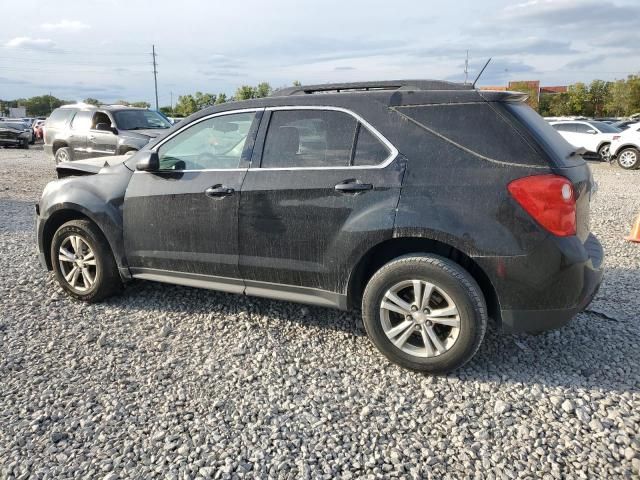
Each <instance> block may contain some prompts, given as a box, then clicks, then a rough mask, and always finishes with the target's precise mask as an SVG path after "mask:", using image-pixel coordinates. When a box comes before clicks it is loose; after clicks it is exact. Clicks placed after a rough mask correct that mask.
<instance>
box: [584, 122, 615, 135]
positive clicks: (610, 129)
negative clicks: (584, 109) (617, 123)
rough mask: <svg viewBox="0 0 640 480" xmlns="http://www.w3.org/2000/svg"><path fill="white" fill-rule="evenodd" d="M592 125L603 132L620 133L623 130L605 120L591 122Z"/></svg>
mask: <svg viewBox="0 0 640 480" xmlns="http://www.w3.org/2000/svg"><path fill="white" fill-rule="evenodd" d="M589 123H590V124H591V125H593V126H594V127H596V128H597V129H598V130H600V131H601V132H602V133H619V132H620V131H621V130H620V129H619V128H616V127H614V126H613V125H609V124H608V123H604V122H589Z"/></svg>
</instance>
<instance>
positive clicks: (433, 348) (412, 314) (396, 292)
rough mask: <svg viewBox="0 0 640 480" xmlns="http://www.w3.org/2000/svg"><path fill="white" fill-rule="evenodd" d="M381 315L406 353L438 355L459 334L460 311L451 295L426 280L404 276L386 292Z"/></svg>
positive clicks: (389, 334) (393, 339)
mask: <svg viewBox="0 0 640 480" xmlns="http://www.w3.org/2000/svg"><path fill="white" fill-rule="evenodd" d="M380 319H381V322H382V328H383V330H384V333H385V334H386V336H387V338H388V339H389V340H390V341H391V343H393V345H395V346H396V347H397V348H399V349H400V350H402V351H403V352H404V353H406V354H409V355H412V356H416V357H422V358H425V357H437V356H438V355H442V354H443V353H445V352H446V351H448V350H449V349H450V348H451V347H452V346H453V345H454V343H455V342H456V340H457V339H458V336H459V335H460V314H459V312H458V308H457V306H456V304H455V303H454V302H453V300H452V299H451V297H450V296H449V295H448V294H447V293H446V292H445V291H444V290H443V289H442V288H441V287H439V286H437V285H434V284H432V283H429V282H426V281H424V280H404V281H402V282H399V283H396V284H395V285H393V286H392V287H391V288H390V289H389V290H387V292H386V293H385V295H384V297H383V299H382V301H381V303H380Z"/></svg>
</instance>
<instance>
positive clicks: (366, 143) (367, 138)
mask: <svg viewBox="0 0 640 480" xmlns="http://www.w3.org/2000/svg"><path fill="white" fill-rule="evenodd" d="M390 153H391V152H389V149H388V148H387V147H386V146H385V145H384V144H383V143H382V142H381V141H380V140H378V138H377V137H376V136H374V135H373V134H372V133H371V132H370V131H369V130H368V129H367V128H366V127H365V126H364V125H360V128H359V130H358V142H357V143H356V153H355V155H354V156H353V165H378V164H380V163H382V162H383V161H385V160H386V159H387V157H388V156H389V154H390Z"/></svg>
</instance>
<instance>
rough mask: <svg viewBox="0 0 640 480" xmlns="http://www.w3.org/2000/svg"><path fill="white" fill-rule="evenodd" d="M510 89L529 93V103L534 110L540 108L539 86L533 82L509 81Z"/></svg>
mask: <svg viewBox="0 0 640 480" xmlns="http://www.w3.org/2000/svg"><path fill="white" fill-rule="evenodd" d="M509 90H512V91H516V92H523V93H526V94H527V104H528V105H529V106H530V107H531V108H533V109H534V110H536V111H537V110H538V93H539V92H538V88H536V87H535V86H534V85H533V84H532V83H531V82H509Z"/></svg>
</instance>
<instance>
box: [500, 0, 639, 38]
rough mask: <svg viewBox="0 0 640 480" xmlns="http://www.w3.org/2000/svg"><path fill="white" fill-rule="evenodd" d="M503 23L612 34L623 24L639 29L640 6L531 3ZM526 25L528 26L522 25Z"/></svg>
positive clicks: (508, 12) (513, 9)
mask: <svg viewBox="0 0 640 480" xmlns="http://www.w3.org/2000/svg"><path fill="white" fill-rule="evenodd" d="M501 18H502V19H503V20H509V21H515V20H517V21H518V22H520V23H519V24H518V25H523V24H526V25H528V26H531V25H537V26H542V27H545V28H547V29H552V28H557V27H562V28H571V29H582V28H585V29H587V30H586V31H587V32H592V31H593V30H601V31H602V30H608V29H610V28H619V27H620V25H622V24H627V25H628V24H635V25H637V22H638V18H640V5H633V6H631V5H617V4H615V3H613V2H611V1H607V0H531V1H528V2H524V3H519V4H516V5H512V6H509V7H506V8H505V9H504V11H503V14H502V16H501ZM522 22H526V23H522Z"/></svg>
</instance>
